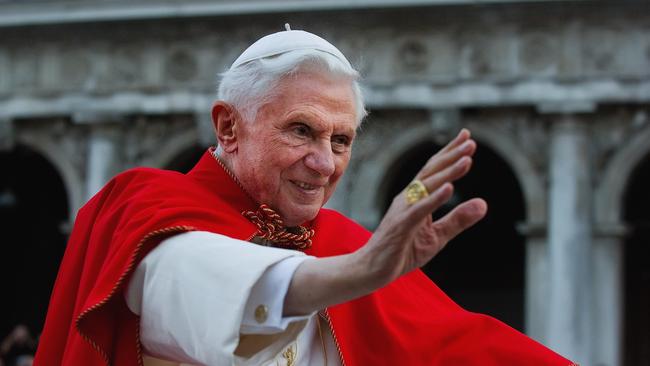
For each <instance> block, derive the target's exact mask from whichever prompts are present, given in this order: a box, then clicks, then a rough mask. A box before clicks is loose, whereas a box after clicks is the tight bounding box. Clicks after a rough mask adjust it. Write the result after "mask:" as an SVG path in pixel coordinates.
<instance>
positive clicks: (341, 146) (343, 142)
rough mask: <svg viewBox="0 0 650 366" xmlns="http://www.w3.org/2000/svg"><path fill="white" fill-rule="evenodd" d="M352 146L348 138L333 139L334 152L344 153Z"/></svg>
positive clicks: (337, 137)
mask: <svg viewBox="0 0 650 366" xmlns="http://www.w3.org/2000/svg"><path fill="white" fill-rule="evenodd" d="M349 145H350V139H349V138H348V137H347V136H334V137H332V150H334V151H337V152H340V151H344V150H345V148H347V147H348V146H349Z"/></svg>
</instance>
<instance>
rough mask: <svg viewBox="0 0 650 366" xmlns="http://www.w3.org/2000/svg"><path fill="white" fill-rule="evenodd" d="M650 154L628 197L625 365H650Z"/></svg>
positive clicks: (633, 178) (637, 171)
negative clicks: (628, 231)
mask: <svg viewBox="0 0 650 366" xmlns="http://www.w3.org/2000/svg"><path fill="white" fill-rule="evenodd" d="M648 187H650V155H649V156H646V157H645V158H644V159H643V161H642V162H641V163H640V164H639V165H638V166H637V167H636V168H635V169H634V171H633V173H632V175H631V177H630V180H629V183H628V186H627V189H626V191H625V196H624V219H625V222H626V223H627V225H628V226H629V228H630V235H629V236H628V238H627V240H626V241H625V259H624V263H625V266H624V283H625V285H624V288H625V315H624V316H625V320H624V321H625V323H624V324H625V335H624V339H625V340H624V342H625V343H624V344H625V347H624V352H625V362H624V364H625V365H649V364H650V311H649V309H650V210H648V205H649V204H650V192H648Z"/></svg>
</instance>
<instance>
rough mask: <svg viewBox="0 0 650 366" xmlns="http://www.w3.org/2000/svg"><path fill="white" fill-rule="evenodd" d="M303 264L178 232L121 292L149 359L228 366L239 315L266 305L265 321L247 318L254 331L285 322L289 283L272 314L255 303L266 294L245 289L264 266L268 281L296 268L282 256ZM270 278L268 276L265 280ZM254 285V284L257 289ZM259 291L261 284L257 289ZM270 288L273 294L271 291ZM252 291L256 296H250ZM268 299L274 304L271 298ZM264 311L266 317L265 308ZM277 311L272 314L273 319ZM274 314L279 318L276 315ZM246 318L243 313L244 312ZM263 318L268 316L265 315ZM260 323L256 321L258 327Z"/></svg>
mask: <svg viewBox="0 0 650 366" xmlns="http://www.w3.org/2000/svg"><path fill="white" fill-rule="evenodd" d="M294 257H299V259H301V260H302V259H303V258H307V257H306V256H305V255H304V254H303V253H301V252H298V251H293V250H286V249H278V248H270V247H263V246H259V245H255V244H252V243H249V242H244V241H241V240H236V239H233V238H229V237H226V236H223V235H219V234H214V233H208V232H190V233H184V234H179V235H176V236H174V237H171V238H168V239H166V240H164V241H163V242H161V243H160V244H159V245H158V246H157V247H156V248H155V249H154V250H152V251H151V252H150V253H149V254H148V255H147V256H146V257H145V258H144V259H143V260H142V261H141V262H140V264H139V265H138V267H137V268H136V270H135V271H134V273H133V276H132V277H131V279H130V281H129V283H128V287H127V289H126V292H125V298H126V302H127V305H128V307H129V309H131V311H133V312H134V313H136V314H138V315H140V341H141V342H142V345H143V348H144V349H145V351H146V352H147V353H148V354H150V355H152V356H156V357H161V358H166V359H169V360H173V361H177V362H186V363H192V364H199V365H205V364H209V365H230V364H232V363H233V359H234V358H233V357H234V356H233V354H234V351H235V349H236V348H237V345H238V343H239V333H240V327H241V326H242V319H243V318H244V311H245V309H247V307H248V308H250V307H253V308H255V309H254V310H253V312H254V311H255V310H257V306H259V305H247V303H248V302H249V300H250V299H253V300H252V304H256V303H258V302H259V303H260V305H265V306H266V307H267V309H265V310H266V314H263V315H265V316H259V314H258V316H257V317H256V316H255V314H254V313H253V315H252V319H254V321H255V322H256V323H259V325H256V326H255V327H262V328H263V326H264V325H267V322H269V323H268V327H269V329H274V331H275V332H278V331H282V329H283V327H285V328H286V326H287V324H288V323H290V322H291V321H295V320H301V319H302V318H303V317H297V318H295V319H292V318H287V319H282V316H281V314H282V303H283V302H284V294H286V288H288V285H289V282H290V280H291V278H290V277H289V278H288V279H285V281H286V284H282V283H281V284H279V285H278V286H279V289H280V291H281V290H282V289H283V288H284V293H283V294H282V295H283V296H282V299H281V300H280V302H279V303H280V308H279V309H278V308H277V305H271V306H273V307H269V304H266V303H262V301H265V299H266V297H267V296H268V295H269V294H271V295H273V294H272V293H271V292H273V291H274V290H273V289H271V290H270V292H265V290H264V289H262V290H261V292H260V294H261V295H256V296H258V297H251V291H253V288H255V287H256V285H257V284H258V283H263V282H264V281H260V278H261V277H263V275H264V274H265V273H266V272H267V270H268V269H269V268H270V267H272V266H273V267H274V268H275V269H276V270H278V271H275V270H274V271H271V277H270V278H271V279H272V278H273V277H274V276H275V275H279V276H280V277H282V273H285V274H286V273H290V274H291V276H292V275H293V272H294V271H295V269H296V268H297V266H298V265H299V264H300V263H299V262H298V260H297V259H296V260H290V261H289V262H288V263H286V266H285V265H282V266H279V267H278V266H274V265H275V264H276V263H281V262H283V261H284V260H286V259H287V258H294ZM273 273H275V275H273ZM258 287H259V286H258ZM262 287H264V286H262ZM276 290H277V289H276ZM256 293H257V291H256ZM274 295H275V296H271V297H272V298H273V299H274V300H276V303H277V299H278V298H279V296H278V295H279V293H276V294H274ZM269 309H271V310H272V311H271V312H268V310H269ZM278 311H279V313H278ZM278 314H279V315H278ZM247 315H248V316H247V318H250V316H251V315H250V314H247ZM269 315H270V316H269ZM260 321H261V322H260Z"/></svg>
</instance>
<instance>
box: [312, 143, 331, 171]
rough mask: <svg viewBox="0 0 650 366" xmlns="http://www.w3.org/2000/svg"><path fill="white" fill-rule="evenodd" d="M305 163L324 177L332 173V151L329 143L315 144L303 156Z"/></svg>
mask: <svg viewBox="0 0 650 366" xmlns="http://www.w3.org/2000/svg"><path fill="white" fill-rule="evenodd" d="M305 165H306V166H307V167H308V168H310V169H312V170H314V171H316V172H318V173H319V174H320V175H322V176H325V177H329V176H330V175H332V174H334V169H335V167H334V153H333V152H332V147H331V146H330V143H329V142H327V143H320V144H315V146H314V147H313V148H312V149H311V151H310V152H309V154H307V156H305Z"/></svg>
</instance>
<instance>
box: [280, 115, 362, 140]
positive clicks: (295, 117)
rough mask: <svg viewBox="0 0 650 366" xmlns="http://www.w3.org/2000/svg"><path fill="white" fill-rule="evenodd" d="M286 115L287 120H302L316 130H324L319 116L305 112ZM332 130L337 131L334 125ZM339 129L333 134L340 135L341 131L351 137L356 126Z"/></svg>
mask: <svg viewBox="0 0 650 366" xmlns="http://www.w3.org/2000/svg"><path fill="white" fill-rule="evenodd" d="M287 117H288V118H287V119H288V120H289V121H302V122H305V123H309V124H310V125H312V127H313V128H316V129H318V130H325V128H323V125H324V124H325V123H324V122H323V121H322V120H321V119H320V118H316V119H314V118H313V115H311V114H307V113H304V112H296V113H290V114H289V115H288V116H287ZM335 123H336V122H335ZM334 131H335V132H336V131H337V129H336V126H335V129H334ZM339 131H340V132H338V133H335V134H336V135H340V134H341V133H343V134H346V135H349V136H351V137H355V136H356V128H343V129H342V130H339Z"/></svg>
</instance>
